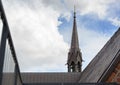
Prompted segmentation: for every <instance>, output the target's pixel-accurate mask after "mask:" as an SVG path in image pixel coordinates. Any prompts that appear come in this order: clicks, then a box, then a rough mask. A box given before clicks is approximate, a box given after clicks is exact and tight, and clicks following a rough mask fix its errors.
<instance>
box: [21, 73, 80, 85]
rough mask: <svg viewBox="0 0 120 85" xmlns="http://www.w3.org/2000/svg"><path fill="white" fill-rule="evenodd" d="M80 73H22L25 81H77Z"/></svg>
mask: <svg viewBox="0 0 120 85" xmlns="http://www.w3.org/2000/svg"><path fill="white" fill-rule="evenodd" d="M79 78H80V73H22V80H23V82H24V83H65V82H67V83H71V82H73V83H76V82H78V81H79Z"/></svg>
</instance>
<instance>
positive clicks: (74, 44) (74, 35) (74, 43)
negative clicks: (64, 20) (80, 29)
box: [71, 6, 79, 49]
mask: <svg viewBox="0 0 120 85" xmlns="http://www.w3.org/2000/svg"><path fill="white" fill-rule="evenodd" d="M73 18H74V20H73V31H72V41H71V49H73V48H79V41H78V33H77V23H76V9H75V6H74V17H73Z"/></svg>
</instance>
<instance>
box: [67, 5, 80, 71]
mask: <svg viewBox="0 0 120 85" xmlns="http://www.w3.org/2000/svg"><path fill="white" fill-rule="evenodd" d="M75 10H76V9H75V6H74V17H73V18H74V19H73V31H72V39H71V47H70V50H69V53H68V60H67V65H68V72H81V65H82V54H81V52H80V49H79V41H78V33H77V23H76V11H75Z"/></svg>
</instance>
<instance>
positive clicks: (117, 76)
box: [107, 62, 120, 84]
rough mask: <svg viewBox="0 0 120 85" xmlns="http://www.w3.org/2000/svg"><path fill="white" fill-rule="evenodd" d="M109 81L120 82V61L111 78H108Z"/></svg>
mask: <svg viewBox="0 0 120 85" xmlns="http://www.w3.org/2000/svg"><path fill="white" fill-rule="evenodd" d="M107 82H117V83H119V84H120V62H119V64H118V65H117V66H116V68H115V69H114V71H113V72H112V73H111V75H110V76H109V78H108V79H107Z"/></svg>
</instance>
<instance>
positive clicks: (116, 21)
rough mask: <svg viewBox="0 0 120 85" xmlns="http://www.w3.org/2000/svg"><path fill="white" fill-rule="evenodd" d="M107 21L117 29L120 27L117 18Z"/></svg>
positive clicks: (119, 21) (119, 20)
mask: <svg viewBox="0 0 120 85" xmlns="http://www.w3.org/2000/svg"><path fill="white" fill-rule="evenodd" d="M109 21H110V22H111V23H112V24H113V25H114V26H117V27H119V26H120V19H119V18H118V17H115V18H109Z"/></svg>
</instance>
